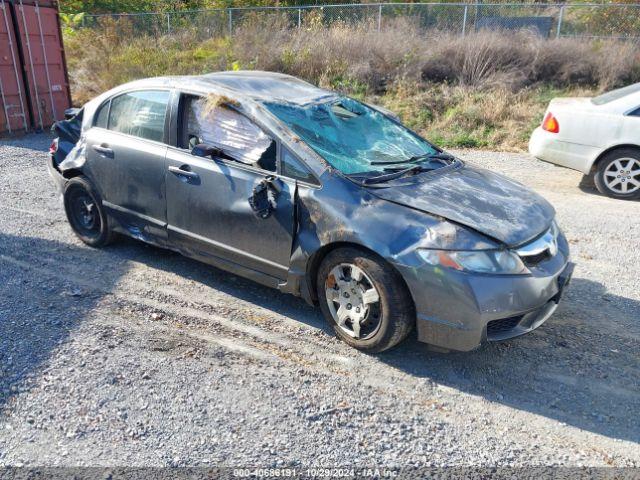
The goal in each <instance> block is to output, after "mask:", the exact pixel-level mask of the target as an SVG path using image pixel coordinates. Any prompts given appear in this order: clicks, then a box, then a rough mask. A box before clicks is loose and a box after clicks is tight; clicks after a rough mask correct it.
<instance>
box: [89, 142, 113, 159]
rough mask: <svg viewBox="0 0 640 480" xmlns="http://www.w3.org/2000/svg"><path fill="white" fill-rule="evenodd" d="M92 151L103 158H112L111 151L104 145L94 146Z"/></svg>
mask: <svg viewBox="0 0 640 480" xmlns="http://www.w3.org/2000/svg"><path fill="white" fill-rule="evenodd" d="M93 150H94V151H95V152H97V153H98V154H99V155H102V156H103V157H108V158H113V150H111V149H110V148H109V147H107V146H105V145H94V146H93Z"/></svg>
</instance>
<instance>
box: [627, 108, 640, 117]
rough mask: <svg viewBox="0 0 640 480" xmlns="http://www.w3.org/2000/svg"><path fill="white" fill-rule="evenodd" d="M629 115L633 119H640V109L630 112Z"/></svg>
mask: <svg viewBox="0 0 640 480" xmlns="http://www.w3.org/2000/svg"><path fill="white" fill-rule="evenodd" d="M627 115H629V116H631V117H640V107H638V108H636V109H635V110H633V111H631V112H629V113H628V114H627Z"/></svg>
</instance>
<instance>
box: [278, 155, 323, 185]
mask: <svg viewBox="0 0 640 480" xmlns="http://www.w3.org/2000/svg"><path fill="white" fill-rule="evenodd" d="M280 173H281V174H282V175H284V176H285V177H289V178H293V179H296V180H300V181H302V182H306V183H312V184H314V185H317V184H318V181H317V180H316V178H315V177H314V176H313V174H312V173H311V172H310V171H309V170H308V169H307V167H306V166H305V165H303V164H302V162H300V160H298V159H297V158H296V157H295V156H294V155H293V154H292V153H291V152H290V151H289V150H288V149H287V148H286V147H284V146H283V147H282V156H281V162H280Z"/></svg>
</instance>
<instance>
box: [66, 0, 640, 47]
mask: <svg viewBox="0 0 640 480" xmlns="http://www.w3.org/2000/svg"><path fill="white" fill-rule="evenodd" d="M65 17H66V16H64V15H63V21H64V20H65ZM399 17H403V18H406V19H410V20H412V21H415V22H417V23H418V25H419V26H420V27H421V28H423V29H425V30H431V29H434V30H439V31H445V32H448V33H459V34H460V35H466V34H467V33H470V32H473V31H478V30H482V29H491V30H500V29H503V30H517V29H530V30H533V31H535V32H536V33H538V34H539V35H540V36H542V37H545V38H559V37H579V38H603V39H604V38H606V39H627V40H635V41H638V40H640V4H593V5H590V4H553V5H552V4H531V3H529V4H520V3H502V4H488V3H475V4H474V3H367V4H344V5H309V6H296V7H246V8H226V9H212V10H190V11H177V12H153V13H121V14H106V15H83V16H82V17H81V20H80V21H79V22H77V23H78V24H77V25H70V27H72V28H99V27H100V25H101V24H102V23H104V21H105V20H106V19H111V20H112V23H113V21H114V20H115V23H116V24H118V23H122V24H123V25H126V29H127V30H130V31H131V32H135V34H136V35H140V34H147V35H155V36H161V35H166V34H171V33H178V32H180V31H183V30H189V31H190V32H191V33H193V34H195V35H197V36H198V37H200V38H211V37H215V36H224V35H233V33H234V31H236V29H238V28H241V27H242V25H243V24H245V23H247V22H249V21H251V22H255V21H260V22H265V21H271V20H273V21H274V22H275V21H277V22H278V23H279V24H281V25H282V26H283V27H285V28H286V27H288V28H322V27H329V26H331V25H333V24H336V23H342V24H348V25H360V24H363V25H368V26H369V27H370V28H373V29H378V30H381V29H384V28H385V24H388V23H389V22H391V21H393V20H394V19H397V18H399ZM120 21H121V22H120Z"/></svg>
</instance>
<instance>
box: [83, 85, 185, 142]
mask: <svg viewBox="0 0 640 480" xmlns="http://www.w3.org/2000/svg"><path fill="white" fill-rule="evenodd" d="M135 92H169V99H168V100H167V106H166V108H165V112H164V125H163V130H162V141H158V140H152V139H150V138H144V137H139V136H137V135H131V134H130V133H124V132H118V131H116V130H112V129H111V128H109V126H110V124H111V106H112V102H113V100H115V99H116V98H118V97H121V96H123V95H127V94H130V93H135ZM172 100H173V96H172V89H171V88H168V87H138V88H132V89H130V90H125V91H122V92H118V93H116V94H115V95H113V96H111V97H109V98H108V99H106V100H105V101H104V102H102V103H101V104H100V106H99V107H98V108H97V109H96V110H95V113H94V115H93V118H92V120H91V128H92V129H93V128H99V129H100V130H106V131H108V132H110V133H112V134H116V135H122V136H124V137H127V138H134V139H136V140H140V141H143V142H151V143H153V144H155V145H162V146H164V147H167V146H169V143H168V141H169V139H170V135H169V133H170V130H169V129H170V125H171V117H172V115H173V109H172V106H171V105H172ZM107 103H109V114H108V116H107V127H106V128H105V127H99V126H97V125H96V121H97V120H98V116H97V115H96V113H98V112H99V110H100V109H101V108H102V107H103V106H104V105H106V104H107Z"/></svg>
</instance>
